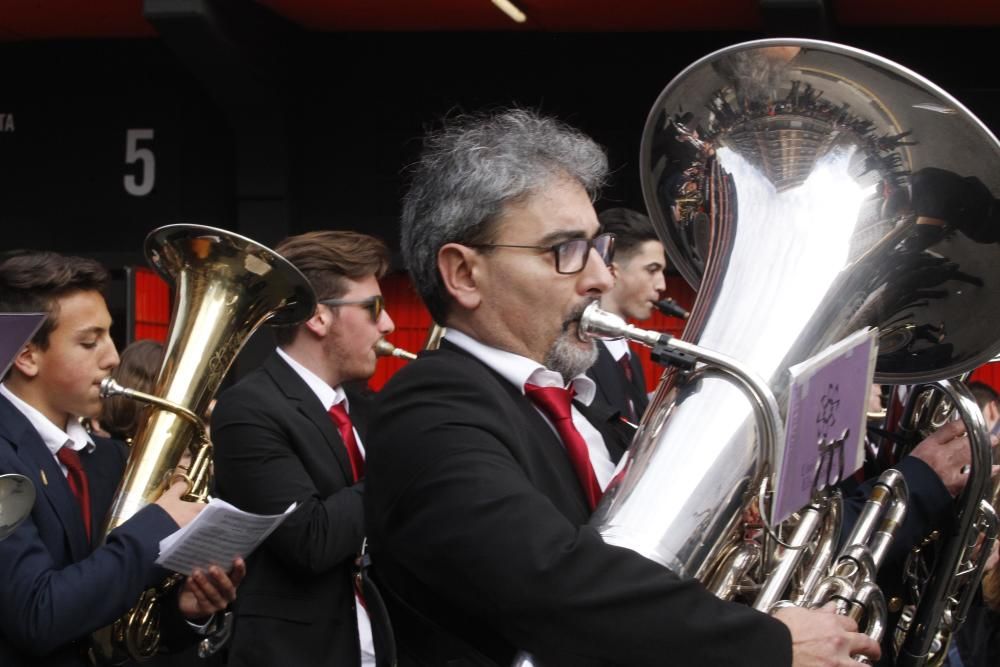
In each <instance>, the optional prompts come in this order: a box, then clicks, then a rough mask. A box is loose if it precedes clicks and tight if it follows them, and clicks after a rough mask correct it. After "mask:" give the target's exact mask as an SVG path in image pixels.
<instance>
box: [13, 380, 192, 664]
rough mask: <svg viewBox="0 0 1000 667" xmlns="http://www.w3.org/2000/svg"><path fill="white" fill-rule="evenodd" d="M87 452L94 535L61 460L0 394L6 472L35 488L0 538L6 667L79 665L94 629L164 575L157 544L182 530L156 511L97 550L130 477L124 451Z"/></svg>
mask: <svg viewBox="0 0 1000 667" xmlns="http://www.w3.org/2000/svg"><path fill="white" fill-rule="evenodd" d="M94 441H95V443H96V447H95V448H94V451H93V452H91V453H81V456H80V458H81V461H82V462H83V466H84V469H85V470H86V472H87V477H88V480H89V485H90V501H91V516H92V517H93V522H92V523H93V530H94V533H95V534H94V535H92V536H90V539H89V540H88V537H87V535H86V534H85V530H84V526H83V519H82V515H81V513H80V510H79V507H78V505H77V502H76V499H75V498H74V497H73V494H72V492H71V491H70V489H69V485H68V483H67V482H66V478H65V477H64V476H63V474H62V471H61V470H60V469H59V465H58V463H57V462H56V460H55V458H54V457H53V456H52V454H51V453H50V452H49V450H48V448H47V447H46V446H45V443H44V442H43V441H42V439H41V437H40V436H39V435H38V432H37V431H36V430H35V429H34V427H32V425H31V423H30V422H29V421H28V420H27V419H26V418H25V417H24V415H22V414H21V413H20V412H19V411H18V410H17V408H15V407H14V406H13V405H12V404H11V403H10V401H8V400H7V399H6V398H4V397H2V396H0V474H3V473H19V474H21V475H24V476H25V477H28V478H29V479H30V480H31V481H32V483H33V484H34V485H35V489H36V492H37V498H36V500H35V506H34V509H33V510H32V512H31V515H30V516H29V517H28V519H27V520H25V522H24V523H23V524H21V525H20V526H19V527H18V528H17V530H15V531H14V533H13V534H11V535H10V537H8V538H7V539H6V540H3V541H0V664H2V665H4V666H5V667H19V666H21V665H25V666H27V665H32V666H38V665H44V666H47V667H68V666H70V665H72V666H74V667H75V666H78V665H79V666H82V665H87V664H88V663H87V662H86V660H85V659H84V656H83V651H84V650H85V648H86V645H87V642H88V640H89V635H90V633H91V632H93V631H94V630H97V629H98V628H101V627H104V626H106V625H108V624H109V623H111V622H113V621H114V620H115V619H117V618H118V617H119V616H121V615H122V614H124V613H125V612H126V611H128V609H129V608H130V607H131V606H132V605H133V604H135V602H136V601H137V600H138V598H139V595H140V594H141V593H142V591H143V590H144V589H145V588H147V587H149V586H151V585H154V584H156V583H157V582H159V581H160V580H162V579H163V577H164V575H165V574H166V573H165V571H164V570H162V569H161V568H159V567H157V566H155V565H153V561H154V560H155V559H156V556H157V554H158V553H159V541H160V539H162V538H163V537H166V536H167V535H169V534H170V533H172V532H173V531H175V530H177V524H176V523H175V522H174V521H173V519H171V518H170V516H169V515H168V514H167V513H166V512H165V511H164V510H163V509H161V508H160V507H159V506H157V505H150V506H148V507H146V508H144V509H142V510H140V511H139V512H138V513H136V514H135V516H133V517H132V518H131V519H130V520H129V521H127V522H126V523H125V524H124V525H122V526H121V527H119V528H117V529H116V530H115V531H113V532H112V533H111V534H110V535H109V536H108V538H107V540H106V542H105V543H104V544H103V545H101V546H98V547H96V548H93V547H92V545H94V544H100V538H99V534H100V531H101V529H102V523H103V518H104V517H105V516H106V515H107V513H108V510H109V509H110V506H111V502H112V500H113V498H114V494H115V490H116V488H117V486H118V482H119V481H120V479H121V475H122V472H123V471H124V467H125V461H126V454H125V448H124V445H122V444H121V443H119V442H117V441H114V440H106V439H103V438H96V437H95V438H94Z"/></svg>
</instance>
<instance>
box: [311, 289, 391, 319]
mask: <svg viewBox="0 0 1000 667" xmlns="http://www.w3.org/2000/svg"><path fill="white" fill-rule="evenodd" d="M316 303H318V304H319V303H321V304H323V305H324V306H330V307H336V306H363V307H364V309H365V310H367V311H368V315H369V316H371V318H372V322H373V323H375V322H378V320H379V318H380V317H382V313H384V312H385V297H384V296H383V295H381V294H373V295H371V296H369V297H365V298H364V299H317V301H316Z"/></svg>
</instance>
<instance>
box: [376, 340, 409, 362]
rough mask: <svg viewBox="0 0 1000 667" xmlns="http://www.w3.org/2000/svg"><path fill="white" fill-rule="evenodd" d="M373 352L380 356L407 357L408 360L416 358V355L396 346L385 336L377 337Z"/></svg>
mask: <svg viewBox="0 0 1000 667" xmlns="http://www.w3.org/2000/svg"><path fill="white" fill-rule="evenodd" d="M375 354H377V355H378V356H380V357H396V358H397V359H408V360H409V361H413V360H414V359H416V358H417V355H415V354H413V353H412V352H407V351H406V350H404V349H401V348H398V347H396V346H395V345H393V344H392V343H390V342H389V341H387V340H386V339H385V338H379V339H378V342H376V343H375Z"/></svg>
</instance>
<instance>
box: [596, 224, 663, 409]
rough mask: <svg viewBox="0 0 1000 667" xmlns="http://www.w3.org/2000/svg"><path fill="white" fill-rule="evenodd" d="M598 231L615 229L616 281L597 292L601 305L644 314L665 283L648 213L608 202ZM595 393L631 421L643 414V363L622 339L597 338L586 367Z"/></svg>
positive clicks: (630, 315) (626, 314)
mask: <svg viewBox="0 0 1000 667" xmlns="http://www.w3.org/2000/svg"><path fill="white" fill-rule="evenodd" d="M597 219H598V221H599V222H600V223H601V231H602V232H606V233H610V234H614V235H615V257H614V261H613V262H612V264H611V274H612V275H613V276H614V279H615V283H614V286H613V287H612V288H611V289H610V290H608V291H607V292H605V293H604V294H602V295H601V308H603V309H604V310H606V311H608V312H610V313H614V314H615V315H618V316H619V317H622V318H625V319H631V320H639V321H641V320H648V319H649V318H650V317H651V316H652V314H653V308H654V307H655V306H654V304H655V303H656V301H658V300H659V299H660V295H661V294H663V291H664V290H665V289H666V287H667V285H666V280H665V279H664V277H663V271H664V270H665V269H666V268H667V256H666V253H665V252H664V250H663V244H662V243H661V242H660V239H658V238H657V236H656V230H654V229H653V223H652V222H650V220H649V218H648V217H646V216H645V215H643V214H642V213H639V212H638V211H633V210H632V209H628V208H609V209H606V210H604V211H601V213H600V214H599V215H598V216H597ZM587 375H588V376H589V377H591V378H593V380H594V382H595V383H596V384H597V395H598V397H599V398H600V399H601V400H602V401H604V402H605V403H607V404H608V405H611V406H613V407H615V408H617V409H618V411H619V412H620V413H621V416H622V417H624V418H625V419H626V420H628V421H629V422H631V423H632V424H638V423H639V421H640V420H641V419H642V415H643V413H644V412H645V411H646V406H647V405H649V399H647V398H646V377H645V374H644V373H643V370H642V364H641V363H640V362H639V359H638V357H636V355H635V354H633V352H632V350H631V348H630V347H629V344H628V341H626V340H610V341H601V342H600V343H599V344H598V345H597V361H596V362H594V365H593V366H591V367H590V370H588V371H587Z"/></svg>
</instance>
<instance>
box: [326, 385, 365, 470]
mask: <svg viewBox="0 0 1000 667" xmlns="http://www.w3.org/2000/svg"><path fill="white" fill-rule="evenodd" d="M329 412H330V418H331V419H333V423H334V424H336V425H337V430H339V431H340V439H341V440H343V441H344V447H346V448H347V458H348V459H350V461H351V472H352V473H354V481H355V482H357V481H358V480H359V479H361V478H362V477H364V476H365V457H364V456H362V455H361V449H360V448H359V447H358V441H357V440H355V439H354V425H353V424H351V418H350V417H348V416H347V410H346V409H344V402H343V401H341V402H340V403H337V404H335V405H331V406H330V410H329Z"/></svg>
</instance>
